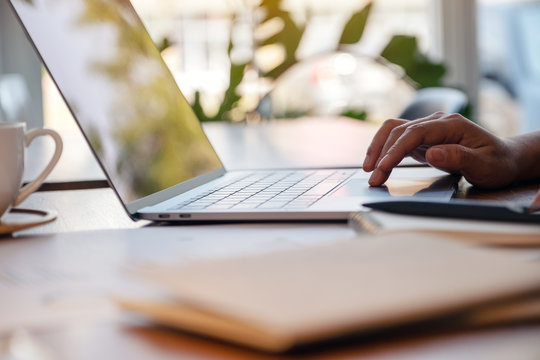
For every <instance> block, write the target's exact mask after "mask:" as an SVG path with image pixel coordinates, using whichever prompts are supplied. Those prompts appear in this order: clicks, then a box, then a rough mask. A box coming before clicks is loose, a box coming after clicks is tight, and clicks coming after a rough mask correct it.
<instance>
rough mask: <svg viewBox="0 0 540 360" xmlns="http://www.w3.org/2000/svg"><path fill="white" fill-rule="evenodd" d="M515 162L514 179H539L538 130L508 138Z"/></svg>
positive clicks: (539, 142) (539, 146)
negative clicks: (515, 171)
mask: <svg viewBox="0 0 540 360" xmlns="http://www.w3.org/2000/svg"><path fill="white" fill-rule="evenodd" d="M508 140H509V141H511V143H512V144H513V146H512V148H513V149H514V153H515V161H516V164H517V174H516V181H523V180H532V179H540V130H538V131H534V132H530V133H526V134H522V135H517V136H514V137H511V138H508Z"/></svg>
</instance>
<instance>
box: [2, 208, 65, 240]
mask: <svg viewBox="0 0 540 360" xmlns="http://www.w3.org/2000/svg"><path fill="white" fill-rule="evenodd" d="M55 219H56V212H54V211H44V210H33V209H20V208H14V209H11V210H10V211H9V212H8V213H6V214H5V215H4V216H3V219H2V221H0V235H3V234H11V233H13V232H15V231H19V230H24V229H28V228H31V227H34V226H38V225H43V224H47V223H50V222H51V221H54V220H55Z"/></svg>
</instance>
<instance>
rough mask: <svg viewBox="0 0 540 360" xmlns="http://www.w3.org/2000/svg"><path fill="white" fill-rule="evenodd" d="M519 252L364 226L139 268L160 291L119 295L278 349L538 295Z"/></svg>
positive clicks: (538, 267) (537, 272)
mask: <svg viewBox="0 0 540 360" xmlns="http://www.w3.org/2000/svg"><path fill="white" fill-rule="evenodd" d="M523 254H524V253H521V252H512V251H510V252H508V251H502V250H501V249H495V248H487V247H479V246H473V245H471V244H467V243H460V242H457V241H456V240H455V239H452V238H451V237H445V236H441V235H433V234H421V233H418V232H410V233H401V234H389V235H363V236H358V237H357V238H354V239H350V240H347V241H343V242H339V243H331V244H324V245H320V246H315V247H309V248H303V249H286V250H283V251H278V252H272V253H264V254H255V255H253V254H252V255H249V256H241V257H236V258H231V259H213V260H199V261H194V262H188V263H184V264H180V265H167V266H154V267H148V268H146V269H142V270H141V269H138V271H136V276H137V277H139V278H141V279H144V280H145V281H146V282H147V283H149V284H150V285H151V286H153V287H155V288H156V289H159V290H160V291H161V292H163V293H164V294H165V296H164V297H161V298H152V299H144V298H129V297H120V298H119V299H118V301H119V302H120V303H121V304H122V305H123V306H124V307H125V308H127V309H130V310H132V311H136V312H139V313H141V314H144V315H146V316H148V317H150V318H151V319H154V320H155V321H157V322H159V323H163V324H167V325H170V326H173V327H178V328H181V329H184V330H188V331H192V332H195V333H202V334H204V335H207V336H213V337H216V338H220V339H222V340H227V341H231V342H235V343H238V344H241V345H246V346H250V347H255V348H258V349H262V350H266V351H275V352H279V351H283V350H287V349H289V348H291V347H294V346H296V345H299V344H306V343H311V342H316V341H320V340H326V339H329V338H335V337H339V336H342V335H348V334H351V333H358V332H359V333H362V332H370V331H373V330H380V329H384V328H388V327H392V326H396V325H404V324H408V323H414V322H417V321H424V320H429V319H437V318H441V317H445V316H449V315H452V314H454V315H455V314H459V315H464V314H467V311H469V310H472V309H475V308H478V306H480V305H488V304H493V303H495V304H498V302H499V301H503V300H515V298H516V297H517V296H522V295H525V294H538V291H540V262H539V261H538V258H536V257H535V256H538V254H537V253H536V254H535V256H533V257H530V256H524V255H523ZM528 254H529V255H530V253H528ZM489 309H491V310H493V309H495V308H491V307H490V308H489ZM536 315H537V316H538V315H540V314H536ZM493 319H494V318H493V317H491V318H489V317H487V318H484V319H482V318H480V319H479V320H478V322H479V323H481V322H482V320H483V321H484V323H489V321H490V320H493ZM472 323H474V321H472Z"/></svg>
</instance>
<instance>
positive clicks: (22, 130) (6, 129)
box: [0, 122, 62, 218]
mask: <svg viewBox="0 0 540 360" xmlns="http://www.w3.org/2000/svg"><path fill="white" fill-rule="evenodd" d="M45 135H47V136H50V137H52V138H53V140H54V143H55V150H54V154H53V156H52V158H51V160H50V161H49V164H48V165H47V167H46V168H45V169H44V170H43V171H42V172H41V174H40V175H39V176H38V177H37V178H36V179H35V180H34V181H32V182H30V183H28V184H26V185H25V186H23V187H21V185H22V178H23V172H24V158H25V152H26V148H27V147H28V146H29V145H30V143H31V142H32V141H33V140H34V139H35V138H36V137H38V136H45ZM61 154H62V138H61V137H60V135H58V133H57V132H56V131H54V130H51V129H32V130H29V131H26V124H25V123H20V122H17V123H0V218H1V217H2V215H4V213H6V212H7V211H8V210H9V209H10V208H11V207H14V206H17V205H19V204H20V203H21V202H22V201H23V200H24V199H26V198H27V197H28V195H30V194H31V193H33V192H34V191H36V190H37V189H38V188H39V186H40V185H41V184H42V183H43V181H44V180H45V178H46V177H47V176H48V175H49V174H50V173H51V171H52V169H53V168H54V166H55V165H56V163H57V162H58V159H60V155H61Z"/></svg>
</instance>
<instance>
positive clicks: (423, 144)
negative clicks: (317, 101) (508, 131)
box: [363, 113, 540, 188]
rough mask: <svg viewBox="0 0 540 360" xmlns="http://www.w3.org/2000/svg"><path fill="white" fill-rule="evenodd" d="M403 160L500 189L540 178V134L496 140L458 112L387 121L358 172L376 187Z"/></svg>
mask: <svg viewBox="0 0 540 360" xmlns="http://www.w3.org/2000/svg"><path fill="white" fill-rule="evenodd" d="M406 156H413V157H414V158H416V159H417V160H421V161H422V160H424V161H426V162H427V163H429V164H430V165H432V166H434V167H436V168H439V169H441V170H444V171H447V172H450V173H460V174H462V175H463V176H464V177H465V178H466V179H467V180H468V181H469V182H470V183H471V184H473V185H476V186H480V187H487V188H496V187H502V186H506V185H509V184H511V183H514V182H517V181H522V180H528V179H534V178H540V131H536V132H532V133H527V134H523V135H518V136H515V137H508V138H501V137H497V136H495V135H493V134H491V133H490V132H488V131H487V130H485V129H483V128H482V127H480V126H478V125H476V124H475V123H473V122H471V121H470V120H468V119H466V118H464V117H463V116H461V115H459V114H451V115H447V114H444V113H435V114H433V115H430V116H428V117H426V118H422V119H418V120H414V121H407V120H400V119H390V120H387V121H386V122H385V123H384V124H383V125H382V126H381V128H380V129H379V131H378V132H377V133H376V135H375V136H374V138H373V140H372V142H371V145H370V146H369V148H368V151H367V154H366V158H365V161H364V164H363V168H364V170H365V171H368V172H369V171H373V173H372V175H371V177H370V179H369V184H370V185H372V186H380V185H382V184H383V183H384V182H385V181H386V180H387V179H388V177H389V176H390V173H391V172H392V169H393V168H394V167H395V166H397V165H398V164H399V163H400V162H401V160H403V158H404V157H406Z"/></svg>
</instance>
